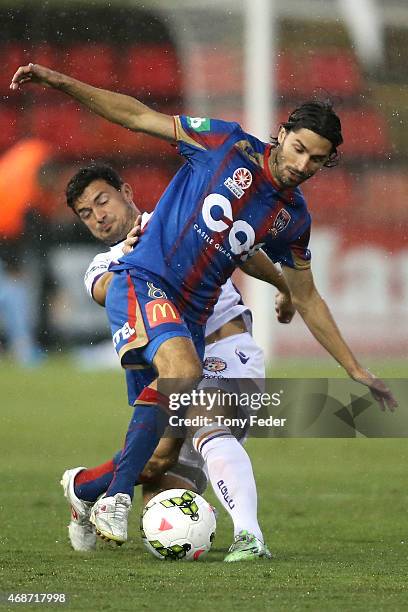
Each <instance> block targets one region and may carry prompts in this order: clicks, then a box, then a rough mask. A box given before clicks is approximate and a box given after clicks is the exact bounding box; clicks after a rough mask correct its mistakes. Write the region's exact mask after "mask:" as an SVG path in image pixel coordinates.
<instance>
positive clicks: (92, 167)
mask: <svg viewBox="0 0 408 612" xmlns="http://www.w3.org/2000/svg"><path fill="white" fill-rule="evenodd" d="M98 179H103V180H104V181H106V182H107V183H109V185H112V187H114V188H115V189H117V190H118V191H120V189H121V187H122V185H123V180H122V178H121V177H120V176H119V174H118V173H117V172H116V170H114V169H113V168H112V167H111V166H109V165H108V164H98V163H92V164H89V166H83V167H82V168H80V169H79V170H78V172H77V173H76V174H74V176H73V177H72V178H71V179H70V181H69V183H68V185H67V188H66V190H65V197H66V199H67V206H69V208H72V210H73V211H74V212H75V202H76V201H77V199H78V198H79V197H81V195H82V194H83V192H84V191H85V189H86V188H87V187H88V185H90V184H91V183H92V182H93V181H96V180H98Z"/></svg>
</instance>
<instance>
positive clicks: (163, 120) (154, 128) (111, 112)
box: [10, 63, 174, 140]
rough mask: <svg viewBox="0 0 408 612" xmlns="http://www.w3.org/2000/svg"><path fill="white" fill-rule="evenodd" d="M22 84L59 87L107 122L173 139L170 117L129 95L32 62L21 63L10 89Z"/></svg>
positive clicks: (172, 124) (17, 87) (171, 119)
mask: <svg viewBox="0 0 408 612" xmlns="http://www.w3.org/2000/svg"><path fill="white" fill-rule="evenodd" d="M25 83H38V84H40V85H44V86H46V87H52V88H54V89H59V90H60V91H63V92H64V93H66V94H68V95H69V96H71V98H74V99H75V100H77V101H78V102H80V103H81V104H83V105H84V106H86V107H87V108H89V109H90V110H91V111H92V112H94V113H96V114H97V115H101V117H104V118H105V119H108V121H112V122H113V123H118V124H119V125H122V126H123V127H126V128H129V129H130V130H133V131H135V132H145V133H146V134H151V135H152V136H158V137H159V138H164V139H166V140H174V123H173V117H171V116H170V115H164V114H163V113H158V112H156V111H154V110H152V109H151V108H149V107H148V106H146V105H145V104H142V102H139V100H136V99H135V98H132V97H131V96H126V95H123V94H120V93H115V92H113V91H107V90H106V89H99V88H97V87H92V85H88V84H87V83H83V82H82V81H78V80H76V79H73V78H71V77H70V76H68V75H66V74H62V73H60V72H56V71H55V70H50V69H49V68H46V67H45V66H40V65H39V64H31V63H30V64H28V65H26V66H20V68H19V69H18V70H17V72H16V73H15V75H14V76H13V78H12V80H11V84H10V89H13V90H16V89H19V87H21V86H22V85H24V84H25Z"/></svg>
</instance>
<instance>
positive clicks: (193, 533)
mask: <svg viewBox="0 0 408 612" xmlns="http://www.w3.org/2000/svg"><path fill="white" fill-rule="evenodd" d="M215 524H216V521H215V515H214V510H213V507H212V506H210V504H209V503H208V502H206V501H205V499H204V498H203V497H201V495H198V494H197V493H193V491H188V490H187V489H169V490H168V491H163V492H162V493H159V494H158V495H156V496H155V497H153V498H152V499H151V500H150V501H149V503H148V504H147V506H146V507H145V508H144V510H143V512H142V516H141V521H140V531H141V534H142V539H143V543H144V545H145V546H146V548H147V550H148V551H149V552H151V553H152V554H153V555H154V556H155V557H157V558H158V559H172V560H176V559H186V560H187V561H197V560H198V559H202V558H203V557H204V556H205V555H206V554H207V553H208V551H209V550H210V548H211V544H212V541H213V539H214V536H215Z"/></svg>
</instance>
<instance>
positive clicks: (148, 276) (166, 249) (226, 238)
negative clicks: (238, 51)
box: [11, 64, 396, 552]
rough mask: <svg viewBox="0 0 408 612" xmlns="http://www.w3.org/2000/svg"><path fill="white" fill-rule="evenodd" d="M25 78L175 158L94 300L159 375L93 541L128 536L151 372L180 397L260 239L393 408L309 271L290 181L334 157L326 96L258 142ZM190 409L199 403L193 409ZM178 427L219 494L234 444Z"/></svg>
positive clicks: (45, 72)
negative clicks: (135, 241)
mask: <svg viewBox="0 0 408 612" xmlns="http://www.w3.org/2000/svg"><path fill="white" fill-rule="evenodd" d="M30 81H31V82H37V83H41V84H43V85H47V86H50V87H54V88H56V89H59V90H60V91H63V92H65V93H67V94H68V95H70V96H71V97H73V98H74V99H76V100H78V101H79V102H81V103H82V104H84V105H85V106H87V107H88V108H89V109H90V110H92V111H93V112H96V113H98V114H99V115H101V116H103V117H105V118H106V119H108V120H110V121H113V122H115V123H118V124H120V125H122V126H124V127H127V128H129V129H131V130H133V131H135V132H138V131H140V132H145V133H148V134H151V135H153V136H157V137H159V138H162V139H165V140H168V141H170V142H176V143H177V144H178V148H179V152H180V153H181V154H182V155H183V156H184V158H185V160H186V163H185V164H184V165H183V166H182V168H181V169H180V170H179V171H178V173H177V174H176V176H175V177H174V178H173V180H172V181H171V183H170V185H169V187H168V188H167V190H166V191H165V193H164V194H163V196H162V197H161V199H160V200H159V202H158V204H157V207H156V211H155V214H154V216H153V218H152V220H151V222H149V224H148V226H147V228H146V231H145V232H144V233H143V235H142V237H141V239H140V243H139V245H138V248H137V249H135V250H134V251H133V252H132V253H130V254H129V255H127V256H125V257H124V258H121V260H120V261H119V262H118V264H117V265H115V266H113V267H111V270H113V271H114V272H115V276H114V278H113V280H112V283H111V285H110V288H109V291H108V294H107V300H106V308H107V312H108V316H109V319H110V323H111V328H112V334H113V340H114V344H115V346H116V349H117V352H118V354H119V357H120V359H121V362H122V365H123V366H124V367H146V366H151V365H153V367H154V368H155V370H156V372H157V378H156V380H155V381H154V382H153V383H152V384H150V385H149V386H148V387H147V388H145V389H144V390H143V391H142V393H141V394H140V395H139V398H138V400H137V402H136V403H137V409H136V410H135V414H134V417H133V420H132V423H131V426H130V428H129V431H128V435H127V438H126V443H125V450H124V452H123V454H122V457H121V460H120V461H119V464H118V466H117V469H116V472H115V477H114V479H113V482H112V484H111V485H110V487H109V489H108V491H107V494H106V497H105V498H102V499H101V500H99V501H98V502H96V504H95V506H94V508H93V511H92V520H93V522H94V524H95V526H96V528H97V529H98V530H99V531H100V532H101V533H102V534H103V535H104V536H105V537H107V538H110V539H113V540H117V541H124V540H125V539H126V537H127V532H126V526H127V514H128V509H129V507H130V498H131V495H132V492H133V484H134V482H135V477H136V478H137V475H138V474H140V472H141V470H142V469H143V466H144V465H145V463H146V462H147V460H148V459H149V457H150V456H151V454H152V452H153V450H154V448H155V447H156V446H157V443H158V440H159V438H160V436H161V434H162V432H163V429H164V427H165V425H166V417H165V415H166V414H168V409H169V397H168V393H165V392H163V382H164V381H165V380H166V379H168V378H171V379H173V380H174V381H177V384H175V387H174V388H173V389H172V392H178V393H180V392H182V391H184V390H186V389H190V388H191V387H190V385H191V382H190V381H191V380H194V379H198V378H199V377H200V373H201V359H202V354H203V325H204V323H205V322H206V320H207V319H208V317H209V315H210V314H211V312H212V309H213V307H214V304H215V303H216V300H217V298H218V295H219V292H220V287H221V285H222V284H223V283H224V282H225V281H226V280H227V279H228V278H229V276H230V275H231V274H232V272H233V271H234V269H235V268H236V267H237V266H238V265H241V264H242V263H243V262H245V261H246V259H247V258H248V257H251V256H252V255H253V254H254V253H255V252H256V251H257V250H258V249H260V248H262V249H263V250H264V251H265V252H266V254H267V255H268V256H269V257H270V258H271V259H272V260H273V261H279V262H280V263H281V264H282V266H283V271H284V275H285V278H286V280H287V283H288V285H289V287H290V290H291V293H292V297H293V301H294V303H295V305H296V306H297V309H298V311H299V313H300V315H301V316H302V317H303V319H304V321H305V323H306V325H307V326H308V327H309V329H310V330H311V332H312V333H313V334H314V336H315V337H316V339H317V340H318V341H319V342H320V343H321V345H322V346H323V347H324V348H326V350H327V351H328V352H329V353H330V354H331V355H332V356H333V357H334V358H335V359H336V360H337V361H338V362H339V363H340V365H341V366H343V367H344V369H345V370H346V372H347V373H348V374H349V376H350V377H352V378H353V379H354V380H356V381H358V382H360V383H362V384H364V385H366V386H367V387H368V388H369V389H370V390H371V392H372V393H373V395H374V397H375V398H376V400H378V401H379V403H380V405H381V407H382V408H383V409H385V408H386V406H388V407H389V408H390V409H393V408H394V407H395V406H396V400H395V399H394V397H393V395H392V393H391V392H390V390H389V389H388V388H387V387H386V386H385V384H384V383H383V382H382V381H381V380H380V379H378V378H376V377H375V376H374V375H372V374H371V373H369V372H368V371H367V370H366V369H365V368H364V367H362V366H361V365H360V363H359V362H358V361H357V359H356V358H355V357H354V355H353V353H352V352H351V350H350V349H349V347H348V346H347V344H346V343H345V341H344V339H343V338H342V336H341V334H340V332H339V330H338V328H337V326H336V324H335V322H334V320H333V318H332V316H331V314H330V311H329V309H328V308H327V306H326V304H325V302H324V300H323V299H322V298H321V296H320V295H319V293H318V292H317V290H316V288H315V285H314V281H313V275H312V272H311V254H310V251H309V249H308V241H309V234H310V224H311V219H310V215H309V213H308V210H307V206H306V202H305V200H304V197H303V195H302V192H301V190H300V188H299V185H300V184H301V183H302V182H303V181H305V180H307V179H309V178H310V177H312V176H313V175H314V174H315V173H316V172H317V171H319V170H320V169H322V168H323V167H324V166H329V165H331V164H333V163H334V162H335V161H336V156H337V147H338V146H339V145H340V144H341V143H342V134H341V123H340V120H339V118H338V117H337V115H336V113H335V112H334V111H333V108H332V106H331V105H330V104H328V103H321V102H317V101H312V102H308V103H305V104H302V105H301V106H300V107H299V108H297V109H296V110H294V111H293V112H292V113H291V114H290V116H289V118H288V121H287V122H286V123H284V124H282V126H281V127H280V129H279V132H278V135H277V139H276V141H274V142H273V143H272V144H267V143H264V142H262V141H260V140H259V139H257V138H256V137H254V136H252V135H250V134H248V133H246V132H245V131H244V130H243V129H242V128H241V126H240V125H238V124H237V123H231V122H226V121H220V120H214V119H209V118H204V117H186V116H176V117H170V116H168V115H164V114H162V113H158V112H156V111H154V110H152V109H150V108H148V107H147V106H145V105H144V104H142V103H141V102H139V101H137V100H135V99H134V98H132V97H130V96H124V95H122V94H118V93H113V92H109V91H106V90H102V89H97V88H95V87H92V86H90V85H87V84H85V83H82V82H80V81H77V80H75V79H72V78H71V77H68V76H66V75H63V74H60V73H57V72H55V71H52V70H49V69H48V68H45V67H42V66H39V65H36V64H29V65H27V66H22V67H20V68H19V69H18V70H17V72H16V73H15V75H14V77H13V79H12V83H11V88H12V89H17V88H18V87H19V85H21V84H23V83H26V82H30ZM152 250H154V252H155V255H154V257H151V252H152ZM202 411H203V408H202V407H200V408H199V409H198V414H202ZM193 414H194V413H193ZM190 433H191V435H193V439H194V445H195V448H196V449H197V450H198V451H199V452H200V453H201V454H202V455H203V457H204V459H205V460H206V461H207V466H208V467H209V469H210V466H213V468H212V469H214V471H215V472H218V473H219V474H223V473H225V478H223V477H222V476H220V479H222V480H224V483H225V488H226V491H227V492H228V493H230V491H231V488H233V486H234V473H233V469H231V466H233V465H234V462H237V463H239V461H240V458H241V456H242V455H241V453H242V452H245V451H243V449H242V447H241V446H240V445H239V443H238V442H237V440H236V439H235V438H233V437H231V433H230V431H229V430H228V428H226V427H217V426H216V425H215V424H212V425H210V426H208V427H204V428H199V429H198V430H197V431H194V430H193V431H191V432H190ZM226 458H228V461H226ZM228 462H229V464H228ZM235 478H237V475H236V474H235ZM118 500H119V501H118ZM239 546H242V543H239ZM244 546H245V544H244ZM232 552H233V551H232Z"/></svg>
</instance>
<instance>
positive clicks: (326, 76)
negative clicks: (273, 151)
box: [0, 0, 408, 357]
mask: <svg viewBox="0 0 408 612" xmlns="http://www.w3.org/2000/svg"><path fill="white" fill-rule="evenodd" d="M373 2H374V4H375V5H376V6H377V9H378V16H379V19H380V23H379V32H380V44H379V52H378V53H377V54H375V53H374V54H373V56H372V57H371V60H370V58H368V59H367V57H363V55H364V54H363V55H362V53H361V49H359V48H358V45H356V41H355V39H354V38H353V36H352V34H351V31H350V28H349V27H348V26H347V24H346V21H344V20H342V19H341V18H339V12H338V11H339V6H338V5H341V4H342V3H341V2H340V0H339V1H338V2H337V0H331V1H330V2H325V3H319V2H316V1H313V0H307V1H306V0H305V1H303V2H296V1H294V0H293V1H288V2H281V1H278V2H276V3H275V4H276V5H277V6H278V7H279V9H280V10H278V11H275V20H276V23H275V25H274V31H275V32H277V41H276V42H275V46H276V49H277V53H276V55H275V56H274V57H271V58H270V70H271V71H272V72H273V75H274V82H275V91H276V96H275V98H276V99H275V100H274V103H275V106H276V118H275V119H276V121H275V125H272V126H271V127H270V133H271V134H275V133H276V131H277V126H278V123H279V121H281V120H283V119H285V118H286V117H287V115H288V111H289V110H290V109H292V108H294V107H295V106H296V105H297V103H298V102H300V101H302V100H304V99H306V98H309V97H311V96H313V94H314V93H315V92H316V91H317V92H318V93H319V92H320V95H321V93H322V92H323V94H324V92H328V93H329V94H330V96H331V97H332V99H334V101H335V106H336V108H337V110H338V112H339V114H340V116H341V118H342V123H343V134H344V140H345V144H344V146H343V147H342V159H341V163H340V164H339V166H338V167H337V168H333V169H330V170H325V171H324V172H322V173H320V174H319V175H318V176H316V177H315V178H314V179H313V180H312V181H310V183H306V184H305V186H304V191H305V193H306V196H307V197H308V200H309V205H310V210H311V213H312V216H313V220H314V231H313V237H312V253H313V254H314V259H313V269H314V273H315V276H316V279H317V284H318V287H319V289H320V290H321V292H322V294H323V295H324V297H326V298H327V300H328V303H329V305H330V306H331V308H332V310H333V312H334V314H335V316H336V319H337V320H338V322H339V323H340V325H341V327H342V329H343V331H344V332H345V335H346V336H347V338H348V340H349V341H350V343H351V345H352V346H353V348H354V349H355V350H356V352H358V353H359V354H361V353H363V354H364V353H368V354H370V355H378V356H381V357H392V356H395V357H400V356H403V355H404V354H405V355H406V352H407V345H408V333H407V330H408V315H407V307H406V306H407V302H408V242H407V240H408V239H407V236H408V232H407V225H406V222H407V219H408V207H407V205H406V202H407V199H408V172H407V170H408V131H407V130H406V129H405V125H406V121H407V120H408V104H407V102H408V84H407V82H406V63H407V47H406V43H405V39H406V34H407V29H408V9H407V8H406V6H404V5H405V3H404V2H403V1H402V0H401V1H398V0H392V1H391V0H389V1H388V2H387V10H386V11H385V10H384V11H383V10H382V8H381V7H379V6H378V5H379V4H380V3H377V2H375V0H373ZM207 4H208V6H207V8H206V9H203V8H202V9H198V8H197V5H196V4H195V3H194V2H188V1H184V0H180V1H177V2H166V1H165V0H163V1H162V2H160V1H159V0H157V1H152V2H148V1H146V2H143V3H142V2H97V1H94V2H91V3H90V2H87V3H82V2H77V1H75V2H59V1H54V0H50V1H49V2H46V3H45V2H44V3H42V2H36V1H33V0H32V1H30V2H13V3H10V2H8V3H7V2H0V22H1V23H2V24H5V27H2V28H1V32H0V61H1V65H2V71H1V74H0V95H1V96H2V104H1V106H0V172H1V176H0V195H1V197H2V203H1V205H2V210H3V212H2V215H1V217H2V218H0V241H1V242H2V247H1V251H0V257H2V256H3V255H4V253H5V252H7V250H8V249H7V247H8V245H12V246H13V244H14V241H16V240H17V241H18V242H20V243H23V244H24V245H25V248H23V254H22V261H23V264H24V265H25V264H26V263H28V264H29V269H30V279H31V283H32V285H33V288H34V287H35V288H36V291H34V290H33V291H32V293H31V295H32V296H33V303H34V309H35V324H36V327H37V330H38V338H39V340H40V343H41V344H42V346H43V347H45V348H49V349H55V348H57V347H66V346H68V345H72V344H77V343H78V342H89V339H91V340H92V341H93V342H96V341H98V340H102V339H104V338H107V337H108V335H107V334H108V332H107V326H106V320H105V315H104V312H103V311H102V309H100V310H97V309H96V308H95V306H94V305H93V304H91V302H90V301H89V300H88V299H87V296H86V295H85V292H84V290H83V286H82V274H83V271H84V270H85V269H86V266H87V264H88V262H89V260H90V259H91V257H92V255H93V253H95V252H98V251H100V250H101V249H100V246H98V245H96V244H95V243H94V241H93V240H92V239H91V238H90V237H89V236H88V235H87V234H86V233H85V232H84V230H83V229H82V228H81V227H80V225H79V224H78V223H76V222H75V218H74V217H73V216H72V214H71V212H70V211H67V210H66V206H65V202H64V197H63V191H64V187H65V184H66V181H67V178H68V177H69V175H70V174H71V173H72V172H73V169H75V168H76V167H78V165H80V164H82V163H88V162H89V160H90V159H97V160H101V159H104V160H107V161H109V162H111V163H112V164H113V165H114V166H115V167H116V168H117V169H118V170H119V171H120V172H121V173H122V175H123V176H124V178H125V180H127V181H129V182H130V183H131V184H132V187H133V189H134V192H135V195H136V201H137V202H138V204H139V206H140V207H141V208H142V209H145V210H151V209H152V206H153V205H154V204H155V202H156V201H157V200H158V198H159V196H160V194H161V192H162V191H163V189H164V188H165V186H166V184H167V183H168V181H169V179H170V178H171V176H172V175H173V174H174V172H175V171H176V169H177V168H178V167H179V165H180V163H181V162H180V159H179V157H178V156H177V154H176V152H175V149H174V147H172V146H171V145H168V144H166V143H163V142H161V141H160V140H155V139H153V138H151V137H149V136H143V135H140V134H137V135H136V134H133V133H131V132H129V131H126V130H124V129H122V128H120V127H117V126H113V125H112V124H110V123H108V122H107V121H104V120H103V119H100V118H98V117H96V116H94V115H92V114H91V113H88V112H87V111H86V110H84V109H81V108H79V107H78V106H77V105H76V104H75V103H74V102H71V101H69V100H68V99H67V98H66V97H64V96H63V95H62V94H59V93H58V92H56V91H51V90H49V89H44V90H41V89H40V88H38V87H33V88H30V87H27V88H24V90H23V91H22V92H19V93H18V95H16V94H12V93H11V92H10V91H9V89H8V87H9V82H10V79H11V76H12V74H13V73H14V71H15V69H16V68H17V67H18V66H19V65H21V64H24V63H27V61H35V62H36V63H40V64H44V65H46V66H49V67H52V68H54V69H56V70H60V71H62V72H66V73H68V74H70V75H72V76H75V77H77V78H79V79H82V80H85V81H87V82H89V83H92V84H93V85H95V86H98V87H104V88H107V89H114V90H118V91H121V92H123V93H127V94H130V95H134V96H135V97H137V98H139V99H141V100H142V101H144V102H145V103H147V104H148V105H152V106H154V107H156V108H157V109H158V110H162V111H163V112H167V113H180V112H185V113H187V114H191V115H193V116H196V115H200V116H204V115H205V116H215V117H219V118H224V119H231V120H232V119H233V120H237V121H239V122H241V123H242V124H243V125H244V127H245V116H244V107H243V80H244V69H243V67H244V57H243V54H244V47H243V44H242V39H243V17H242V13H241V11H240V10H239V7H238V8H237V6H238V5H240V4H241V3H238V2H236V3H231V2H228V1H227V2H219V3H215V2H209V3H207ZM217 4H218V5H219V6H218V7H217V6H216V5H217ZM255 4H256V3H255ZM322 4H324V5H325V9H324V10H323V7H322ZM344 4H348V3H347V2H344ZM360 4H361V5H369V4H371V2H369V0H364V1H363V2H361V3H360ZM220 7H221V8H222V7H224V10H220ZM186 32H188V33H189V34H188V35H186ZM377 34H378V32H377ZM372 35H373V36H374V32H373V33H372ZM266 137H267V134H265V135H264V138H266ZM27 142H28V143H30V144H31V145H32V146H34V148H36V147H37V152H38V151H39V150H40V149H41V150H43V151H44V150H45V149H44V147H45V148H46V151H47V153H46V154H45V153H44V155H35V154H30V155H28V154H27V153H26V152H24V151H23V152H21V156H22V157H21V160H20V161H17V162H16V159H17V158H14V157H12V158H10V157H9V158H8V157H7V156H10V152H11V151H13V152H15V151H16V146H17V151H18V150H19V149H18V147H23V145H24V146H26V145H27ZM33 143H34V144H33ZM28 158H29V159H28ZM23 159H24V163H27V164H28V166H27V168H29V170H26V171H25V172H24V173H23V176H24V178H23V177H22V176H18V175H17V174H13V172H12V170H13V169H14V170H15V169H16V164H17V165H18V166H19V167H20V168H22V167H23V161H22V160H23ZM7 160H8V162H7ZM45 162H46V163H45ZM7 163H8V165H7ZM44 163H45V165H44ZM55 165H56V167H57V169H58V171H57V172H55ZM50 167H51V168H52V169H54V172H53V173H52V175H51V177H52V178H51V179H48V181H47V172H49V171H50ZM37 171H39V173H38V172H37ZM36 172H37V173H36ZM30 173H31V174H30ZM28 176H31V178H30V181H31V182H33V181H34V183H35V182H36V181H39V182H38V184H36V185H34V187H35V189H34V192H33V191H31V192H30V195H26V196H24V197H23V192H24V193H26V192H25V191H24V190H26V182H27V181H28V178H27V177H28ZM44 182H45V183H46V185H45V186H44V184H43V183H44ZM33 193H34V195H33ZM19 194H20V196H21V197H20V198H19ZM24 198H25V204H26V207H24V205H22V200H23V199H24ZM13 206H15V207H16V209H15V210H16V211H17V209H18V210H19V211H20V212H18V215H19V218H20V221H21V223H19V224H16V223H15V220H16V215H14V214H10V212H11V211H13V210H14V209H13ZM6 210H7V211H8V213H9V214H4V211H6ZM27 212H28V213H29V214H28V216H27V214H26V213H27ZM16 214H17V212H16ZM27 219H29V223H28V224H27ZM33 219H34V221H33ZM24 223H25V224H26V225H25V226H23V224H24ZM9 250H10V249H9ZM24 265H23V268H24ZM33 279H34V280H35V282H33ZM39 288H40V289H39ZM243 289H244V292H245V286H244V287H243ZM248 297H249V298H250V296H248ZM254 301H255V302H256V297H255V299H254ZM255 316H256V310H255ZM260 323H262V321H261V322H260ZM258 325H259V323H258ZM265 342H266V343H268V344H272V343H273V346H274V354H275V355H280V356H301V355H309V356H310V355H311V354H313V353H315V354H316V355H318V354H319V353H320V349H319V348H318V346H317V343H315V342H314V341H313V339H312V338H311V337H310V334H309V333H308V331H307V330H306V328H305V327H304V326H303V325H302V323H301V322H300V321H294V323H293V324H292V325H291V327H290V329H287V328H285V329H279V327H278V326H276V328H275V327H274V329H273V339H272V338H266V339H265Z"/></svg>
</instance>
